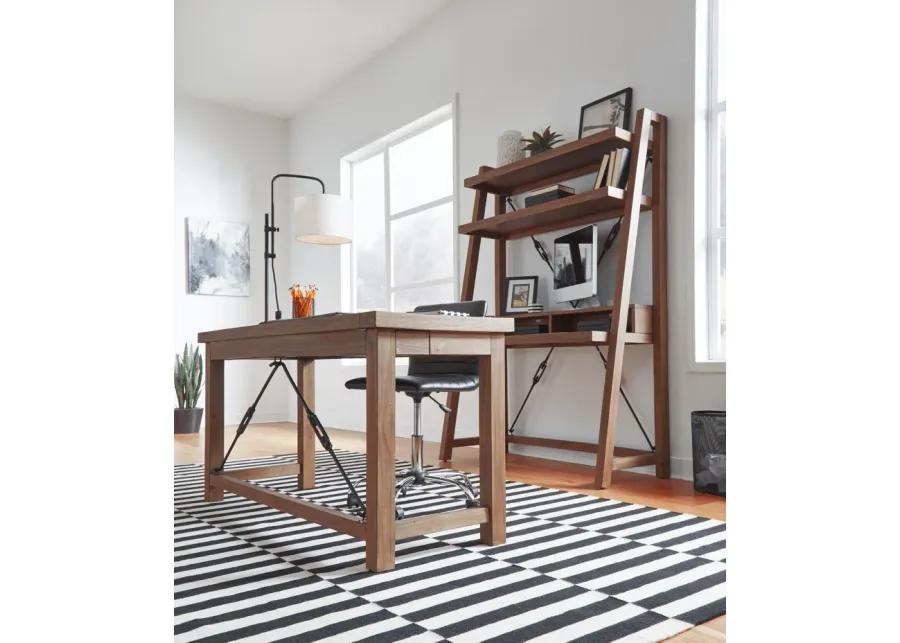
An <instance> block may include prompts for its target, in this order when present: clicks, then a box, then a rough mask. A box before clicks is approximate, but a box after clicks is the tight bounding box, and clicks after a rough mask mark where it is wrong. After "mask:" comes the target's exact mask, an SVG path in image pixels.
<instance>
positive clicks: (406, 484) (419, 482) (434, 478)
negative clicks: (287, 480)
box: [347, 395, 481, 520]
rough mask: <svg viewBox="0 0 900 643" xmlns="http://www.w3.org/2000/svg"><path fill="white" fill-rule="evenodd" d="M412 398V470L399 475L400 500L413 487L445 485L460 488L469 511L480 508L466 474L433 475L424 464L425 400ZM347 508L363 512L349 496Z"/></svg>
mask: <svg viewBox="0 0 900 643" xmlns="http://www.w3.org/2000/svg"><path fill="white" fill-rule="evenodd" d="M410 397H412V398H413V408H414V412H415V415H414V416H413V434H412V436H411V440H412V450H411V453H410V464H411V466H410V468H409V469H407V470H405V471H402V472H400V473H398V474H397V479H398V480H399V482H398V483H397V492H396V497H397V498H400V497H403V496H405V495H406V492H407V491H408V490H409V489H410V487H423V486H425V485H427V484H429V483H430V484H442V485H447V486H451V487H456V488H457V489H459V490H460V491H462V494H463V497H464V498H465V502H466V508H471V507H480V506H481V504H480V503H479V501H478V494H477V493H476V492H475V489H474V487H472V483H471V482H469V478H468V477H467V476H466V475H465V474H463V473H458V472H456V471H442V472H432V471H426V470H425V468H424V466H423V464H422V463H423V462H424V452H425V448H424V447H425V445H424V442H423V439H422V432H421V430H420V425H421V418H422V396H419V395H410ZM365 479H366V478H365V476H362V477H361V478H360V479H359V480H357V482H356V484H359V483H360V482H362V481H364V480H365ZM354 486H355V485H354ZM395 504H396V503H395ZM347 507H349V508H351V509H354V508H359V502H358V501H357V500H356V498H355V497H354V496H353V494H348V496H347ZM394 513H395V515H396V517H397V519H398V520H399V519H401V518H403V516H404V512H403V509H402V508H401V507H396V508H395V511H394Z"/></svg>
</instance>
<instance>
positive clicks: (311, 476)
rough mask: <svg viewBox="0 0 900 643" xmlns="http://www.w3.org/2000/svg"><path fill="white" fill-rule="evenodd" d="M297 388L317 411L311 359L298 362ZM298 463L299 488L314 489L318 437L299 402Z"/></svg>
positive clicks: (313, 366)
mask: <svg viewBox="0 0 900 643" xmlns="http://www.w3.org/2000/svg"><path fill="white" fill-rule="evenodd" d="M297 387H298V388H299V389H300V392H301V393H302V394H303V397H304V399H306V403H307V404H309V408H311V409H313V410H315V409H316V363H315V361H313V360H311V359H298V360H297ZM297 462H299V463H300V474H299V475H298V476H297V486H298V487H299V488H300V489H312V488H313V487H315V486H316V436H315V433H313V430H312V424H310V423H309V419H308V418H307V417H306V410H305V409H304V408H303V404H301V403H300V400H299V399H298V400H297Z"/></svg>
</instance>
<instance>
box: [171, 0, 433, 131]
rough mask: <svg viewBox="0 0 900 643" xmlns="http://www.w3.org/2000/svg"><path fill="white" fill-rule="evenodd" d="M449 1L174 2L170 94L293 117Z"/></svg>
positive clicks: (188, 0)
mask: <svg viewBox="0 0 900 643" xmlns="http://www.w3.org/2000/svg"><path fill="white" fill-rule="evenodd" d="M447 2H448V0H176V2H175V89H176V91H179V92H184V93H186V94H190V95H192V96H197V97H199V98H206V99H209V100H213V101H216V102H219V103H224V104H226V105H232V106H235V107H241V108H244V109H249V110H252V111H255V112H262V113H265V114H271V115H274V116H282V117H287V116H292V115H293V114H295V113H297V112H298V111H299V110H300V109H301V108H302V107H303V106H304V105H305V104H306V103H308V102H309V101H310V100H311V99H312V98H313V97H315V96H316V95H317V94H319V93H321V92H322V91H324V90H326V89H328V88H329V87H331V86H332V85H334V84H335V83H336V82H338V81H339V80H340V79H341V78H343V77H345V76H347V75H348V74H350V73H351V72H352V71H353V70H354V69H355V68H356V67H358V66H359V65H361V64H363V63H365V62H366V61H367V60H368V59H370V58H371V57H372V56H373V55H374V54H375V53H377V52H378V51H379V50H381V49H383V48H384V47H386V46H387V45H389V44H390V43H392V42H393V41H395V40H397V39H398V38H399V37H400V36H402V35H403V34H404V33H406V32H407V31H409V30H410V29H412V28H413V27H415V26H416V25H417V24H418V23H420V22H421V21H422V20H424V19H425V18H427V17H428V16H430V15H431V14H433V13H434V12H435V11H437V10H438V9H440V8H441V7H443V6H444V5H445V4H446V3H447Z"/></svg>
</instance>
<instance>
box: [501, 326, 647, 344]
mask: <svg viewBox="0 0 900 643" xmlns="http://www.w3.org/2000/svg"><path fill="white" fill-rule="evenodd" d="M608 335H609V333H606V332H604V331H602V330H575V331H569V332H562V333H523V334H521V335H515V334H512V335H507V336H506V347H507V348H550V347H551V346H560V347H562V346H591V345H598V346H605V345H606V344H607V338H608ZM625 343H626V344H652V343H653V336H652V335H651V334H650V333H625Z"/></svg>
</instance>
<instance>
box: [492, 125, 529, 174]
mask: <svg viewBox="0 0 900 643" xmlns="http://www.w3.org/2000/svg"><path fill="white" fill-rule="evenodd" d="M523 158H525V150H523V149H522V132H520V131H519V130H514V129H509V130H506V131H505V132H503V133H502V134H501V135H500V138H498V139H497V167H500V166H501V165H508V164H510V163H515V162H516V161H521V160H522V159H523Z"/></svg>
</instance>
